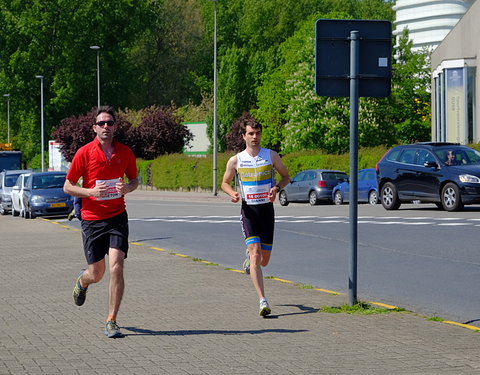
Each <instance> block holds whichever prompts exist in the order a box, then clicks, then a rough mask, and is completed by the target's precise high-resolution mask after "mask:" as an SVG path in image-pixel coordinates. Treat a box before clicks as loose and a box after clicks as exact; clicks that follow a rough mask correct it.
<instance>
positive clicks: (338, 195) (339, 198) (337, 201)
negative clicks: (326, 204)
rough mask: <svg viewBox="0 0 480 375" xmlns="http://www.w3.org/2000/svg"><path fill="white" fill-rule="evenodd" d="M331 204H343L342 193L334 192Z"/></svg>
mask: <svg viewBox="0 0 480 375" xmlns="http://www.w3.org/2000/svg"><path fill="white" fill-rule="evenodd" d="M333 202H334V203H335V204H336V205H338V206H340V205H341V204H343V197H342V192H341V191H340V190H337V191H336V192H335V195H334V196H333Z"/></svg>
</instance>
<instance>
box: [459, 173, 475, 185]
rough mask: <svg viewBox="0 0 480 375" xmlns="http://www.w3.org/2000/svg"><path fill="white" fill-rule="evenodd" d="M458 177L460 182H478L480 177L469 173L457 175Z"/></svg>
mask: <svg viewBox="0 0 480 375" xmlns="http://www.w3.org/2000/svg"><path fill="white" fill-rule="evenodd" d="M458 178H459V179H460V181H462V182H469V183H473V184H480V178H478V177H477V176H472V175H471V174H461V175H460V176H458Z"/></svg>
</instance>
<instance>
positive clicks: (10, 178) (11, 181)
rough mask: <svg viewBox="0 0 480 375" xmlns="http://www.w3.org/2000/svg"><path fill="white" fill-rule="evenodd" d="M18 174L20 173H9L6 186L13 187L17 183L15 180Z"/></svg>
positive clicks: (6, 177)
mask: <svg viewBox="0 0 480 375" xmlns="http://www.w3.org/2000/svg"><path fill="white" fill-rule="evenodd" d="M18 176H20V174H9V175H6V176H5V186H6V187H12V186H13V185H15V182H16V181H17V178H18Z"/></svg>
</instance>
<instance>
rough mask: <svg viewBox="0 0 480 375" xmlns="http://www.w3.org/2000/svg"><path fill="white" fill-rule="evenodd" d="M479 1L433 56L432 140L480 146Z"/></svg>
mask: <svg viewBox="0 0 480 375" xmlns="http://www.w3.org/2000/svg"><path fill="white" fill-rule="evenodd" d="M479 17H480V1H475V2H474V3H473V4H472V6H471V7H470V8H469V10H468V11H467V12H466V13H465V15H464V16H463V17H462V19H461V20H460V21H459V22H458V23H457V24H456V26H455V27H454V28H453V29H452V30H451V31H450V33H448V35H447V36H446V37H445V38H444V39H443V41H442V42H441V43H440V44H439V45H438V47H437V48H436V49H435V50H434V51H433V52H432V55H431V66H432V140H433V141H439V142H440V141H442V142H443V141H447V142H456V143H461V144H467V143H478V142H480V126H479V124H478V122H477V119H478V118H479V113H478V109H479V108H480V102H479V99H480V96H479V95H477V94H476V88H477V87H480V80H479V77H478V75H477V66H478V65H479V63H480V61H479V58H480V57H479V56H480V38H478V35H479V34H480V22H479V21H478V20H479Z"/></svg>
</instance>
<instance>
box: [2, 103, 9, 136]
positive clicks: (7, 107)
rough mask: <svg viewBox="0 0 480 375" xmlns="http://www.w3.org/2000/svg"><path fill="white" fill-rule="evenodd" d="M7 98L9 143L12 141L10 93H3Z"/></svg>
mask: <svg viewBox="0 0 480 375" xmlns="http://www.w3.org/2000/svg"><path fill="white" fill-rule="evenodd" d="M3 96H5V97H6V98H7V124H8V128H7V129H8V130H7V143H10V94H3Z"/></svg>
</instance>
